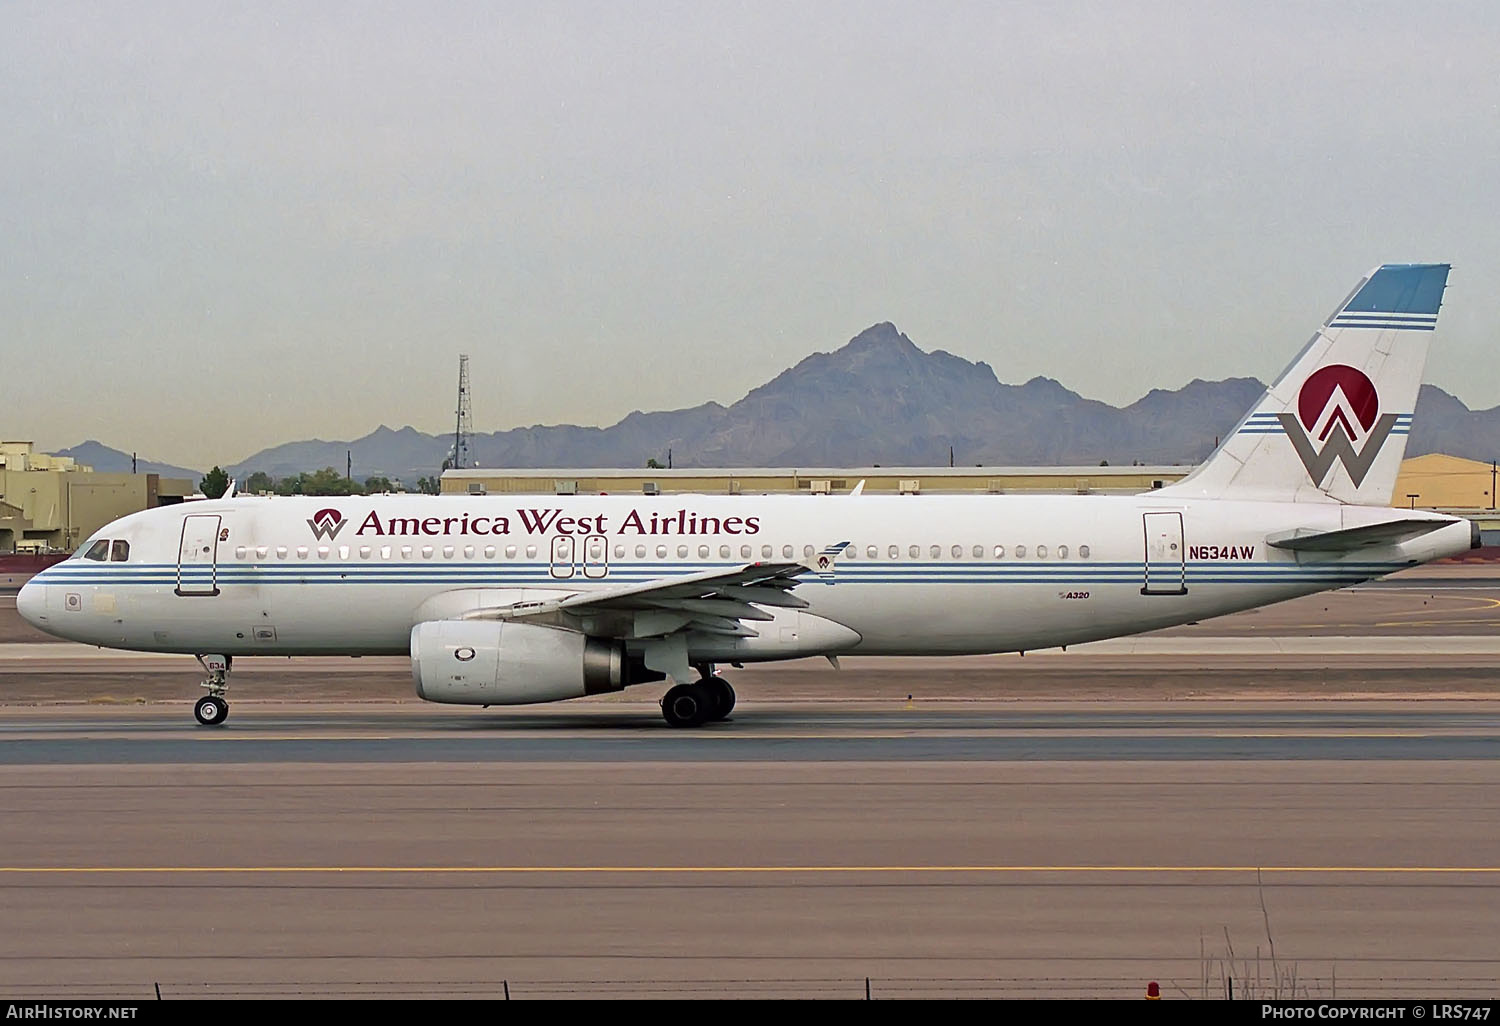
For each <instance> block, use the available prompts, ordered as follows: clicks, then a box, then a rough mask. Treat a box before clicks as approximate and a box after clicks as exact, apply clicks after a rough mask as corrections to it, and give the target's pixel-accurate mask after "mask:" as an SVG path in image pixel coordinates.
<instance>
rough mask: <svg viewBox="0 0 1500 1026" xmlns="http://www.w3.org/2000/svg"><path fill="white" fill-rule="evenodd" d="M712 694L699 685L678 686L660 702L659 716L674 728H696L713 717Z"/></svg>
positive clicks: (713, 704) (713, 703)
mask: <svg viewBox="0 0 1500 1026" xmlns="http://www.w3.org/2000/svg"><path fill="white" fill-rule="evenodd" d="M715 705H716V703H715V702H714V696H713V693H712V692H711V691H710V690H709V689H708V688H706V687H704V686H703V685H702V684H701V683H699V684H678V685H677V686H676V687H674V688H673V689H672V690H670V691H668V692H667V693H666V695H665V696H664V697H663V698H662V700H661V714H662V716H664V717H665V718H666V721H667V722H668V723H669V724H671V725H672V726H674V727H697V726H701V725H702V724H704V723H706V722H708V720H709V719H711V718H712V717H713V714H714V709H715Z"/></svg>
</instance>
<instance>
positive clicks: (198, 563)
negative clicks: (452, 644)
mask: <svg viewBox="0 0 1500 1026" xmlns="http://www.w3.org/2000/svg"><path fill="white" fill-rule="evenodd" d="M330 511H332V512H330ZM320 512H321V513H322V514H323V515H322V516H321V517H319V516H317V514H319V513H320ZM1396 515H1400V516H1401V517H1403V518H1406V519H1413V518H1424V519H1431V520H1434V521H1436V522H1438V523H1440V524H1442V525H1443V526H1441V527H1439V528H1438V529H1436V530H1433V531H1430V532H1429V533H1427V534H1424V535H1421V536H1420V537H1417V538H1415V539H1413V540H1410V541H1406V542H1402V543H1397V544H1383V545H1380V546H1375V547H1367V548H1364V549H1361V550H1359V551H1358V552H1355V553H1350V554H1343V555H1334V554H1327V553H1324V554H1314V553H1307V552H1303V553H1301V554H1298V553H1295V552H1292V551H1286V550H1283V549H1280V548H1276V547H1273V546H1272V545H1269V544H1268V538H1271V539H1275V538H1279V537H1283V536H1285V535H1286V534H1288V533H1290V532H1292V531H1337V530H1340V529H1348V528H1352V527H1358V526H1361V525H1363V524H1368V523H1375V522H1378V521H1382V520H1388V519H1390V518H1392V517H1393V516H1396ZM96 538H98V539H108V540H111V541H114V540H123V541H126V542H128V545H129V553H128V558H126V559H124V560H122V561H109V560H104V561H98V560H94V559H88V558H83V556H82V555H80V556H79V557H75V558H73V559H70V560H68V561H67V562H64V563H61V564H58V565H57V566H55V567H53V568H51V569H49V570H47V571H46V572H44V573H42V574H40V575H38V576H37V577H36V578H34V579H33V581H32V582H31V583H30V584H29V585H28V586H27V587H26V588H25V589H24V590H23V592H22V595H21V598H20V600H19V602H18V605H19V607H20V609H21V611H22V613H23V615H25V616H26V617H27V619H29V620H31V621H32V622H34V623H37V624H38V625H40V626H42V627H43V628H44V629H45V630H47V631H49V632H51V633H53V634H56V635H59V636H61V637H65V638H69V639H73V640H76V641H81V642H87V643H89V644H94V645H100V646H105V647H110V648H122V649H136V650H143V651H155V652H183V653H207V652H212V653H222V654H225V655H232V656H243V655H299V654H322V655H374V654H397V653H406V652H407V651H408V650H409V646H410V638H411V633H412V629H413V627H414V625H416V624H418V623H420V622H424V621H428V620H433V619H443V618H447V617H452V616H459V615H463V614H464V613H465V612H466V611H469V610H472V609H474V608H478V607H483V606H503V605H509V604H511V603H514V602H516V601H519V600H523V599H529V598H546V597H553V596H558V595H561V594H567V593H577V592H587V591H588V590H590V589H596V588H605V587H611V586H618V585H620V584H622V583H628V582H645V581H650V580H659V579H662V578H669V577H672V576H677V575H684V574H690V573H695V572H701V571H707V570H714V569H727V568H731V567H737V566H743V565H744V564H746V563H754V562H780V561H785V560H789V559H790V560H800V559H803V558H805V557H806V556H809V555H810V554H811V553H813V552H815V551H818V550H821V549H823V547H824V546H826V545H829V544H832V543H836V542H842V541H848V542H850V543H851V545H850V547H849V548H848V549H847V550H845V552H844V553H843V555H842V556H840V557H839V558H838V560H837V565H836V571H835V573H834V574H833V575H832V576H831V578H827V579H824V578H819V577H817V576H813V575H809V576H808V577H807V578H805V579H804V580H802V581H801V583H799V584H798V585H797V587H796V588H795V591H794V594H795V595H796V597H797V598H799V599H803V600H805V601H806V602H808V603H809V605H808V607H807V609H805V610H802V611H801V613H802V616H801V617H800V618H799V616H798V615H797V613H796V612H795V611H791V610H786V609H778V610H772V611H770V612H772V613H773V616H774V618H773V619H772V620H769V621H764V622H755V623H751V624H750V626H751V627H752V628H754V629H755V631H756V636H755V637H753V638H737V639H725V638H716V637H712V636H706V635H705V636H696V637H694V638H692V639H690V653H689V654H690V656H691V657H692V658H693V659H695V660H720V661H753V660H769V659H782V658H792V657H796V656H804V655H812V654H837V653H840V652H847V653H858V654H869V655H957V654H975V653H989V652H1005V651H1015V650H1023V651H1024V650H1028V649H1037V648H1048V647H1054V646H1058V645H1068V644H1074V643H1079V642H1084V641H1091V640H1096V639H1100V638H1107V637H1113V636H1119V635H1125V634H1133V633H1138V632H1140V631H1148V630H1153V629H1155V628H1159V627H1166V626H1170V625H1173V624H1180V623H1185V622H1188V621H1193V620H1200V619H1205V618H1208V617H1212V616H1218V615H1221V614H1223V613H1229V612H1234V611H1236V610H1241V609H1247V608H1251V607H1254V606H1261V605H1266V604H1268V603H1272V602H1279V601H1282V600H1284V599H1289V598H1293V597H1295V596H1298V595H1304V594H1308V593H1311V592H1316V591H1322V590H1326V589H1330V588H1338V587H1344V586H1347V585H1350V584H1355V583H1358V582H1360V581H1364V580H1368V579H1370V578H1372V577H1378V576H1380V575H1383V574H1387V573H1391V572H1393V571H1396V570H1400V569H1403V568H1405V567H1408V566H1411V565H1413V564H1417V563H1422V562H1425V561H1427V560H1431V559H1436V558H1440V557H1443V556H1447V555H1452V554H1455V553H1458V552H1462V551H1464V550H1466V549H1468V548H1469V547H1470V527H1469V524H1468V522H1467V521H1464V520H1459V519H1455V518H1452V517H1445V516H1441V515H1439V514H1423V513H1421V512H1419V511H1418V512H1413V511H1409V510H1399V511H1393V510H1387V509H1381V508H1371V507H1358V506H1345V505H1340V504H1337V503H1329V502H1322V503H1313V502H1295V503H1293V502H1285V503H1279V502H1249V501H1231V500H1206V499H1205V500H1192V499H1183V498H1181V497H1174V498H1173V499H1172V500H1171V501H1169V500H1168V497H1167V496H1165V495H1163V496H1160V497H1156V498H1154V497H1153V494H1152V493H1147V494H1145V495H1140V496H1089V495H1083V496H1071V495H1068V496H1015V495H975V496H957V495H954V496H703V495H675V496H665V497H631V496H468V495H451V496H450V495H444V496H405V495H392V496H371V497H363V498H341V499H317V498H272V499H264V498H235V499H230V500H220V501H205V502H195V503H188V504H183V505H179V506H173V507H168V508H162V509H155V510H148V511H146V512H143V513H137V514H134V515H132V516H129V517H126V518H124V519H122V520H120V521H117V522H116V523H115V524H112V525H110V526H109V527H108V528H105V529H104V530H102V531H101V532H100V533H99V534H98V535H97V536H96ZM91 541H92V539H91ZM89 548H90V544H89V543H85V545H84V546H83V547H82V548H80V550H79V551H80V553H86V552H87V551H88V550H89ZM642 624H643V627H642V630H643V631H649V625H648V624H646V622H645V621H644V620H643V621H642ZM580 627H581V629H583V630H584V631H585V632H587V631H588V628H589V625H588V624H587V623H586V622H585V623H583V624H581V625H580Z"/></svg>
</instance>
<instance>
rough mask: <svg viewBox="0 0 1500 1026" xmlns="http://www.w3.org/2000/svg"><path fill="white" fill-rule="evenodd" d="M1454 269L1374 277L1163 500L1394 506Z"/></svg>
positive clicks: (1395, 270) (1414, 268)
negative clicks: (1429, 349) (1429, 354)
mask: <svg viewBox="0 0 1500 1026" xmlns="http://www.w3.org/2000/svg"><path fill="white" fill-rule="evenodd" d="M1448 267H1449V265H1448V264H1385V265H1383V266H1381V267H1377V268H1376V269H1375V270H1373V271H1371V272H1370V273H1369V275H1367V276H1366V277H1365V279H1364V280H1363V281H1361V282H1360V283H1359V285H1358V286H1357V287H1356V288H1355V289H1354V291H1353V292H1351V293H1350V294H1349V298H1348V299H1346V300H1344V302H1343V303H1341V304H1340V305H1339V308H1338V309H1337V310H1336V311H1334V313H1333V316H1331V317H1329V318H1328V320H1327V321H1326V322H1325V323H1324V324H1323V327H1322V328H1321V329H1319V331H1318V333H1317V334H1316V335H1314V336H1313V337H1312V341H1311V342H1309V343H1308V344H1307V346H1306V348H1304V349H1303V350H1302V352H1301V353H1300V354H1298V356H1297V358H1296V359H1295V360H1293V361H1292V364H1291V366H1290V367H1288V368H1287V369H1286V370H1285V371H1283V372H1282V374H1281V377H1279V378H1277V379H1276V383H1275V384H1274V385H1272V386H1271V387H1270V388H1268V389H1266V392H1265V394H1264V395H1262V396H1261V398H1260V402H1258V403H1256V405H1255V407H1254V409H1252V410H1251V411H1250V412H1249V413H1247V414H1246V415H1245V417H1244V419H1243V420H1241V421H1240V422H1239V423H1238V424H1237V425H1235V428H1234V430H1233V431H1232V432H1230V434H1229V437H1228V438H1226V439H1225V440H1224V443H1223V444H1222V445H1220V446H1219V448H1218V449H1216V450H1215V451H1214V453H1213V455H1212V456H1210V457H1209V458H1208V460H1207V461H1206V462H1205V463H1204V464H1203V465H1202V466H1200V467H1199V468H1198V469H1197V470H1195V471H1193V472H1192V473H1191V474H1189V475H1188V476H1187V477H1185V478H1183V479H1182V480H1181V481H1179V482H1177V483H1176V484H1174V485H1171V486H1169V487H1168V488H1165V489H1162V490H1161V491H1160V492H1157V493H1155V494H1158V495H1160V494H1162V492H1169V493H1179V494H1184V495H1192V496H1198V497H1203V498H1243V499H1279V500H1283V501H1286V500H1297V501H1308V502H1344V503H1353V504H1357V505H1362V506H1389V505H1390V502H1391V492H1392V491H1393V490H1394V489H1395V486H1396V474H1397V472H1398V471H1399V470H1400V469H1401V457H1402V455H1403V454H1404V453H1405V452H1406V438H1407V435H1408V434H1409V433H1410V432H1411V418H1412V410H1413V409H1414V408H1415V406H1416V403H1417V390H1418V389H1419V388H1420V387H1421V384H1422V368H1423V366H1424V365H1425V364H1426V362H1427V347H1428V344H1429V343H1430V341H1431V339H1432V335H1431V332H1432V330H1433V328H1434V327H1436V326H1437V315H1438V307H1439V306H1440V305H1441V304H1442V299H1443V289H1444V288H1445V287H1446V286H1447V283H1448Z"/></svg>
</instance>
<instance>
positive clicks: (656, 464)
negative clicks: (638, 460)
mask: <svg viewBox="0 0 1500 1026" xmlns="http://www.w3.org/2000/svg"><path fill="white" fill-rule="evenodd" d="M646 469H647V470H666V469H667V468H666V467H664V466H662V465H661V461H660V460H658V459H657V458H656V457H655V456H652V457H651V458H650V459H649V460H647V461H646Z"/></svg>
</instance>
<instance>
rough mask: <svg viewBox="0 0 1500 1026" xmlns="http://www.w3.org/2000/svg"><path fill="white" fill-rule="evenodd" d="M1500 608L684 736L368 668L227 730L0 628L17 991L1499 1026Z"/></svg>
mask: <svg viewBox="0 0 1500 1026" xmlns="http://www.w3.org/2000/svg"><path fill="white" fill-rule="evenodd" d="M1476 581H1477V583H1476ZM1444 589H1446V590H1444ZM1497 599H1500V581H1495V580H1493V579H1491V578H1489V577H1487V576H1486V577H1476V576H1475V574H1473V573H1472V572H1470V573H1466V574H1460V575H1448V576H1446V577H1441V578H1440V579H1437V580H1433V581H1423V582H1421V584H1420V585H1419V586H1413V585H1409V584H1402V585H1398V586H1393V587H1391V588H1387V589H1385V590H1381V591H1373V590H1368V591H1367V590H1366V589H1355V590H1354V591H1350V592H1339V593H1335V594H1334V595H1331V596H1326V597H1317V598H1314V599H1313V600H1310V601H1309V600H1299V601H1300V602H1301V603H1302V604H1301V605H1298V603H1287V604H1286V605H1284V606H1281V607H1274V608H1273V609H1269V610H1265V611H1263V612H1262V613H1260V614H1254V615H1251V614H1244V615H1242V616H1240V617H1234V618H1226V619H1225V620H1221V621H1214V622H1211V623H1206V624H1201V625H1194V626H1190V627H1186V628H1180V629H1178V630H1176V631H1173V632H1163V633H1162V634H1159V635H1151V636H1146V637H1143V638H1139V639H1125V640H1122V641H1118V642H1111V643H1107V644H1105V645H1103V646H1097V647H1093V648H1092V649H1082V650H1078V649H1075V650H1070V651H1069V652H1066V653H1063V652H1049V653H1031V654H1028V655H1027V656H1026V657H1024V658H1023V657H1020V656H1017V655H1009V656H992V657H981V658H976V659H963V660H921V659H917V660H879V661H877V660H858V659H846V660H844V666H843V669H842V670H839V671H835V670H833V669H832V668H831V667H829V666H828V665H827V664H826V663H824V662H822V661H799V662H797V663H793V664H786V665H778V666H773V667H746V668H745V669H744V670H741V671H734V673H733V674H732V677H733V679H734V681H735V684H736V686H737V688H739V691H740V695H741V700H740V703H741V704H740V705H739V706H738V707H737V709H736V712H735V715H734V717H733V719H732V720H731V721H729V722H727V723H721V724H715V725H713V726H711V727H708V728H705V729H702V730H699V731H678V730H672V729H671V728H668V727H666V726H665V725H664V724H663V723H662V722H661V720H660V718H659V716H658V713H657V710H656V708H655V705H654V700H655V698H656V696H657V695H658V694H659V693H660V689H659V688H657V689H653V688H649V687H647V688H640V689H631V690H630V691H627V692H625V693H624V694H622V695H617V696H607V697H605V698H601V699H598V700H588V701H584V702H578V703H567V704H563V705H558V706H544V707H533V708H520V709H490V710H480V709H467V708H443V707H436V706H430V705H426V704H423V703H420V702H417V701H416V700H415V699H414V697H413V696H412V694H411V683H410V676H409V673H408V671H407V668H406V666H405V663H404V661H403V660H373V659H372V660H331V661H330V660H261V661H246V663H245V665H244V666H243V667H237V668H236V671H235V679H234V682H233V684H232V687H231V697H232V698H233V699H234V703H233V712H232V713H231V716H230V719H229V721H228V723H227V724H226V725H225V726H224V727H223V728H222V729H219V730H207V729H204V728H199V727H197V726H196V725H195V724H194V723H193V722H192V719H191V714H190V711H189V710H190V703H191V701H192V699H193V698H194V697H195V696H196V694H197V691H198V689H197V686H196V684H197V680H198V678H199V677H200V676H201V674H200V673H199V672H198V671H197V668H196V666H194V665H193V664H192V662H191V660H185V659H183V658H181V657H159V656H125V657H121V656H118V655H115V654H111V653H104V652H99V651H97V650H90V649H80V648H78V647H77V646H57V645H52V644H48V643H38V641H37V639H34V638H29V637H28V636H26V634H25V632H24V631H23V630H20V629H17V628H16V627H15V625H14V624H12V625H10V627H9V628H7V627H6V621H5V611H4V610H0V921H3V922H4V923H5V924H6V925H5V929H4V930H0V993H7V994H25V995H26V996H28V997H30V996H59V997H69V998H75V999H76V998H87V997H119V998H126V999H130V998H139V999H142V1000H145V999H152V998H154V996H155V993H156V989H157V988H158V987H159V988H160V991H161V994H162V996H163V997H164V998H167V999H175V998H184V997H198V996H364V997H425V996H457V997H463V996H496V997H503V996H507V995H508V996H510V997H513V998H527V997H559V996H574V997H632V996H661V997H704V996H713V997H749V996H770V997H788V996H807V997H844V998H863V997H864V996H865V994H866V987H867V986H868V988H869V994H870V996H872V997H875V998H882V997H914V996H915V997H931V996H942V997H965V996H967V997H1007V996H1009V997H1021V996H1043V997H1047V996H1121V997H1138V996H1140V995H1141V994H1142V993H1143V992H1144V987H1145V984H1146V982H1148V981H1151V980H1156V981H1159V982H1161V984H1162V990H1163V993H1164V994H1165V996H1166V997H1167V999H1169V1000H1170V999H1182V998H1189V997H1191V998H1204V997H1223V996H1224V995H1225V992H1226V991H1227V990H1229V989H1231V988H1232V989H1233V991H1234V993H1235V995H1236V996H1237V997H1241V998H1244V997H1271V996H1291V995H1296V996H1309V997H1335V996H1336V997H1392V996H1399V997H1415V996H1424V997H1440V998H1441V997H1462V996H1471V997H1493V996H1494V995H1495V994H1496V993H1497V991H1500V841H1497V840H1496V831H1495V824H1496V822H1497V821H1500V693H1497V691H1496V689H1495V681H1496V676H1497V670H1500V644H1497V642H1496V640H1495V635H1496V634H1500V632H1497V631H1495V630H1494V629H1493V628H1494V626H1496V624H1494V623H1493V620H1494V618H1495V617H1496V615H1497V614H1496V613H1495V612H1491V610H1494V609H1497V608H1500V602H1497V601H1496V600H1497ZM1313 602H1316V603H1318V605H1316V606H1313V605H1312V603H1313ZM23 626H24V625H23Z"/></svg>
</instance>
